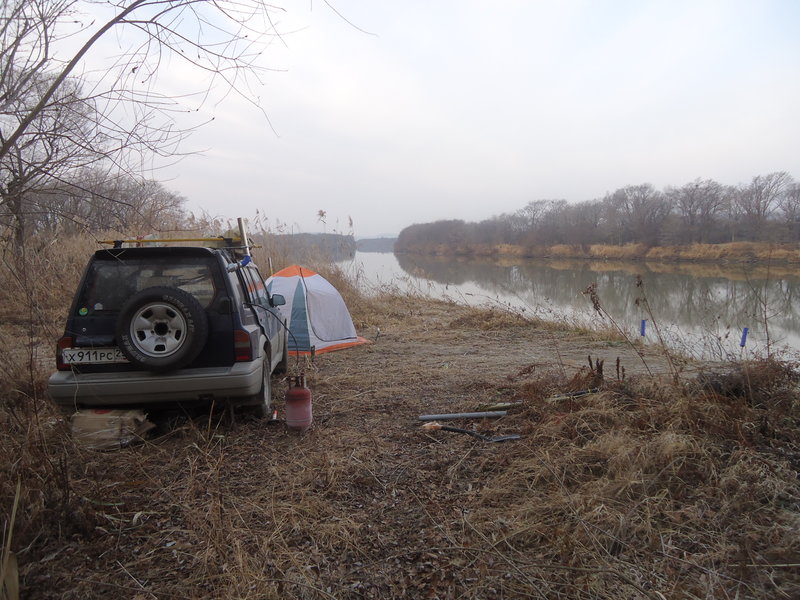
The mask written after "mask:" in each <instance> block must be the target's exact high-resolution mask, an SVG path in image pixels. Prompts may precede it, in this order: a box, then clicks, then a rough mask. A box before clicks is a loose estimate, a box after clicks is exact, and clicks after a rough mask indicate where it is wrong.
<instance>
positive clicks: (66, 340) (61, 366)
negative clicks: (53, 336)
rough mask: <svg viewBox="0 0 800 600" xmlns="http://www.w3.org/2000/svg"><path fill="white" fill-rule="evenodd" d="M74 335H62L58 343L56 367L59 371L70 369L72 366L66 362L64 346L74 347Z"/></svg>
mask: <svg viewBox="0 0 800 600" xmlns="http://www.w3.org/2000/svg"><path fill="white" fill-rule="evenodd" d="M72 344H73V339H72V336H69V335H65V336H63V337H61V338H60V339H59V340H58V342H57V343H56V369H58V370H59V371H69V370H70V366H69V365H68V364H66V363H65V362H64V356H63V350H64V348H72Z"/></svg>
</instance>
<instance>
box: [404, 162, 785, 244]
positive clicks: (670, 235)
mask: <svg viewBox="0 0 800 600" xmlns="http://www.w3.org/2000/svg"><path fill="white" fill-rule="evenodd" d="M732 242H770V243H776V242H779V243H790V244H795V243H797V242H800V183H798V182H796V181H795V180H794V179H793V178H792V176H791V175H790V174H789V173H787V172H785V171H778V172H774V173H769V174H767V175H757V176H755V177H753V178H752V179H751V180H750V182H749V183H747V184H742V185H738V186H727V185H723V184H720V183H718V182H716V181H713V180H711V179H696V180H694V181H692V182H689V183H687V184H685V185H683V186H680V187H667V188H665V189H663V190H657V189H656V188H655V187H653V186H652V185H651V184H649V183H644V184H639V185H629V186H626V187H623V188H620V189H618V190H616V191H614V192H613V193H609V194H606V196H605V197H603V198H599V199H595V200H587V201H584V202H578V203H574V204H571V203H568V202H567V201H566V200H536V201H533V202H529V203H528V204H527V205H526V206H524V207H523V208H521V209H519V210H517V211H516V212H514V213H510V214H501V215H498V216H494V217H492V218H490V219H486V220H484V221H480V222H472V223H470V222H465V221H462V220H443V221H435V222H432V223H422V224H414V225H410V226H409V227H406V228H405V229H403V230H402V231H401V232H400V235H399V236H398V238H397V242H396V244H395V250H396V251H399V252H422V253H433V254H476V253H477V254H487V253H501V254H503V253H505V254H530V255H541V251H538V252H537V251H535V250H534V249H541V248H553V247H558V246H569V247H573V248H576V250H577V248H582V249H583V252H584V253H587V252H588V249H589V247H590V246H635V247H637V248H638V249H639V251H638V252H637V253H638V254H641V253H642V252H646V251H647V250H648V249H651V248H657V247H665V246H669V247H675V246H689V245H693V244H730V243H732ZM639 257H641V256H639Z"/></svg>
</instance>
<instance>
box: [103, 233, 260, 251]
mask: <svg viewBox="0 0 800 600" xmlns="http://www.w3.org/2000/svg"><path fill="white" fill-rule="evenodd" d="M181 242H195V243H196V242H205V243H209V244H221V246H218V247H222V248H244V247H245V246H243V245H242V240H240V239H239V238H226V237H222V236H219V237H197V238H149V237H148V238H146V237H137V238H133V239H130V240H99V242H98V243H100V244H113V246H114V248H122V244H136V245H137V246H141V245H143V244H168V243H174V244H177V243H181ZM234 243H235V244H234Z"/></svg>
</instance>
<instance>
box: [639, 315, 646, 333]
mask: <svg viewBox="0 0 800 600" xmlns="http://www.w3.org/2000/svg"><path fill="white" fill-rule="evenodd" d="M646 324H647V319H642V328H641V330H640V331H639V333H641V335H642V337H644V330H645V327H646Z"/></svg>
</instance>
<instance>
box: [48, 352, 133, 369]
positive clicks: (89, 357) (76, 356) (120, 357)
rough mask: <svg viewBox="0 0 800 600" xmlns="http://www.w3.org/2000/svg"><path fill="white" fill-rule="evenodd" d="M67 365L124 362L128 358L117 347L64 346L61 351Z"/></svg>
mask: <svg viewBox="0 0 800 600" xmlns="http://www.w3.org/2000/svg"><path fill="white" fill-rule="evenodd" d="M61 357H62V358H63V359H64V363H65V364H68V365H77V364H79V365H99V364H109V363H126V362H128V359H127V358H125V355H124V354H123V353H122V352H120V349H119V348H64V350H63V351H62V352H61Z"/></svg>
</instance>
